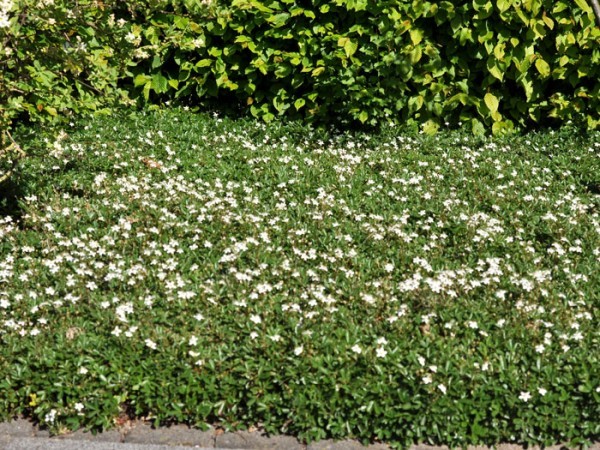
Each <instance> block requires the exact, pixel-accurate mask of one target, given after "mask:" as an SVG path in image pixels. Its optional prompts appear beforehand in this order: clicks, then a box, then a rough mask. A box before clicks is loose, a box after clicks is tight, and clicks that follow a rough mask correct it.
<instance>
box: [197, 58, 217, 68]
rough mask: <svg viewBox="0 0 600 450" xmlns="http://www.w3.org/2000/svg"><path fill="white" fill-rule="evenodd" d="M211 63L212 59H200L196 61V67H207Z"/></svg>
mask: <svg viewBox="0 0 600 450" xmlns="http://www.w3.org/2000/svg"><path fill="white" fill-rule="evenodd" d="M212 63H213V60H212V59H201V60H200V61H198V62H197V63H196V67H209V66H210V65H212Z"/></svg>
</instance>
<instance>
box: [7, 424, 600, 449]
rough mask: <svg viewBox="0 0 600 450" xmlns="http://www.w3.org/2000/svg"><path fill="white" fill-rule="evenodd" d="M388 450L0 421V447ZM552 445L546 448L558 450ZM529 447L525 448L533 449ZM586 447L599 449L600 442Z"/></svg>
mask: <svg viewBox="0 0 600 450" xmlns="http://www.w3.org/2000/svg"><path fill="white" fill-rule="evenodd" d="M190 448H194V449H198V450H211V449H227V450H390V448H391V447H389V446H388V445H385V444H372V445H369V446H367V447H365V446H363V445H362V444H360V443H359V442H357V441H352V440H346V441H333V440H322V441H319V442H314V443H311V444H308V445H305V444H302V443H301V442H299V441H298V440H297V439H296V438H294V437H291V436H266V435H264V434H263V433H261V432H260V431H237V432H222V431H220V430H216V429H214V428H211V429H210V430H208V431H201V430H197V429H192V428H190V427H187V426H185V425H174V426H171V427H162V428H158V429H154V428H152V427H151V426H150V425H149V424H148V423H145V422H141V421H136V422H128V423H126V424H125V425H124V426H122V427H121V428H120V429H118V430H109V431H106V432H104V433H99V434H96V435H93V434H92V433H86V432H83V431H77V432H75V433H70V434H66V435H62V436H53V437H50V434H49V433H48V431H45V430H40V429H39V428H38V427H36V426H35V425H33V424H32V423H31V422H29V421H27V420H24V419H18V420H13V421H11V422H3V423H0V450H28V449H31V450H38V449H39V450H44V449H48V450H189V449H190ZM565 448H566V447H564V446H561V445H556V446H552V447H547V448H546V450H563V449H565ZM496 449H497V450H524V448H523V447H522V446H520V445H512V444H501V445H499V446H497V447H496ZM536 449H539V448H537V447H530V448H529V449H528V450H536ZM410 450H449V449H448V447H445V446H442V447H434V446H428V445H413V446H412V447H411V449H410ZM467 450H489V448H487V447H483V446H469V447H468V448H467ZM589 450H600V442H598V443H594V444H593V445H592V446H591V447H590V448H589Z"/></svg>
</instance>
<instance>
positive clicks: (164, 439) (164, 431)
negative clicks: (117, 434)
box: [124, 423, 215, 448]
mask: <svg viewBox="0 0 600 450" xmlns="http://www.w3.org/2000/svg"><path fill="white" fill-rule="evenodd" d="M124 442H126V443H128V444H129V443H131V444H151V445H180V446H188V447H192V446H197V447H206V448H214V446H215V445H214V443H215V432H214V431H213V430H209V431H202V430H196V429H193V428H190V427H188V426H186V425H173V426H171V427H161V428H156V429H154V428H152V427H151V426H150V425H149V424H145V423H138V424H135V425H134V426H133V428H131V430H130V431H129V432H128V433H127V434H126V435H125V439H124Z"/></svg>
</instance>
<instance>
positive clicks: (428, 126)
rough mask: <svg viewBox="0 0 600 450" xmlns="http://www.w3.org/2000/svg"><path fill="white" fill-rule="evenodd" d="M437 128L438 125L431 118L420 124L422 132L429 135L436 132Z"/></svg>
mask: <svg viewBox="0 0 600 450" xmlns="http://www.w3.org/2000/svg"><path fill="white" fill-rule="evenodd" d="M439 128H440V125H439V124H438V123H437V122H435V121H433V120H428V121H427V122H425V123H424V124H423V125H422V126H421V129H422V130H423V133H425V134H429V135H431V134H435V133H437V130H438V129H439Z"/></svg>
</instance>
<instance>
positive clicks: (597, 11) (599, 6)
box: [590, 0, 600, 28]
mask: <svg viewBox="0 0 600 450" xmlns="http://www.w3.org/2000/svg"><path fill="white" fill-rule="evenodd" d="M590 2H591V4H592V9H593V10H594V15H595V16H596V25H598V28H600V3H598V0H590Z"/></svg>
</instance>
